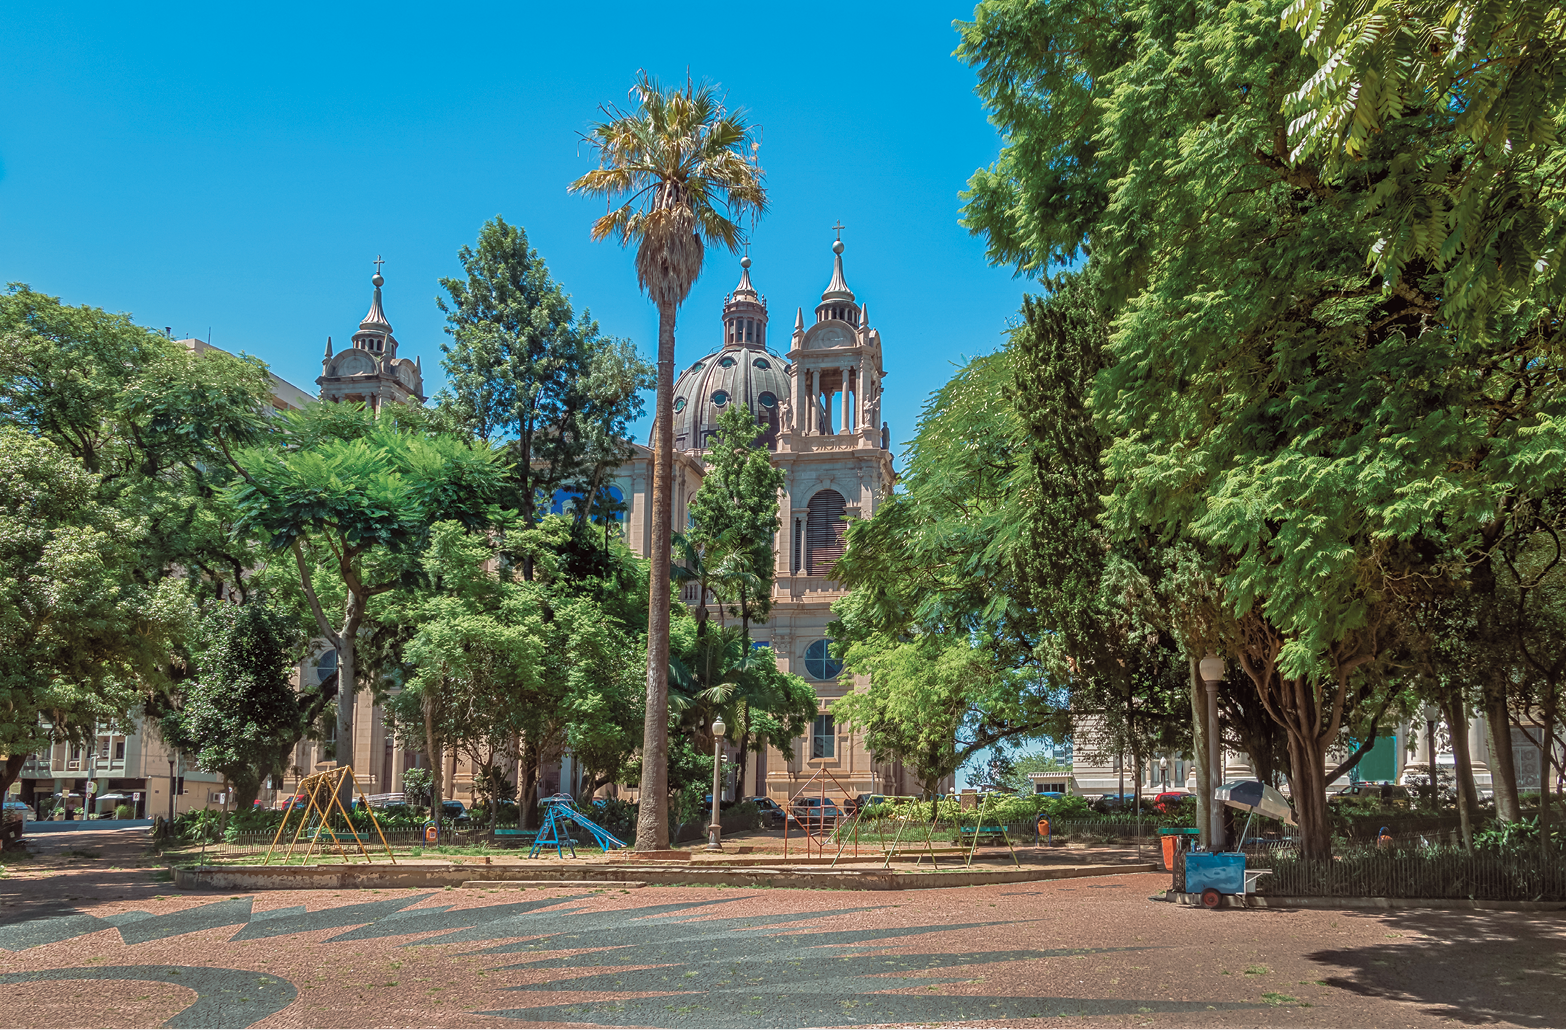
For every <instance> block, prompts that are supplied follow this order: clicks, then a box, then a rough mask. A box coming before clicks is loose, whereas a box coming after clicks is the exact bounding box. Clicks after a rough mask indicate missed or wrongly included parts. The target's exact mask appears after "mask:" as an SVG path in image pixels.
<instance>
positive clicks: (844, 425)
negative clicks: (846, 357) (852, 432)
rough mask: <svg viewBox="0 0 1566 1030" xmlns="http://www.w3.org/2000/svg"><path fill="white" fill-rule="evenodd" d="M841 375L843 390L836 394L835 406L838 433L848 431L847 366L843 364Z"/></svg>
mask: <svg viewBox="0 0 1566 1030" xmlns="http://www.w3.org/2000/svg"><path fill="white" fill-rule="evenodd" d="M842 375H843V392H842V393H841V394H839V395H838V400H837V408H838V416H837V431H838V432H840V433H846V432H848V366H847V365H844V366H843V370H842Z"/></svg>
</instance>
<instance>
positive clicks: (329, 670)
mask: <svg viewBox="0 0 1566 1030" xmlns="http://www.w3.org/2000/svg"><path fill="white" fill-rule="evenodd" d="M335 675H337V652H336V650H331V651H327V652H325V653H324V654H322V655H321V657H319V658H317V659H316V660H315V681H316V682H317V683H325V682H326V681H327V680H329V679H331V678H332V677H333V676H335Z"/></svg>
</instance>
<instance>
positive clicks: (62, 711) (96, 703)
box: [0, 285, 270, 782]
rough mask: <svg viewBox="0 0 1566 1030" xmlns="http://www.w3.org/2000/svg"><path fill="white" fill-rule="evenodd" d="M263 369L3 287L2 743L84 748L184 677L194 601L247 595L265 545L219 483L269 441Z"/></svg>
mask: <svg viewBox="0 0 1566 1030" xmlns="http://www.w3.org/2000/svg"><path fill="white" fill-rule="evenodd" d="M269 396H270V384H269V381H268V379H267V375H266V371H265V369H264V367H262V366H261V365H260V364H259V363H257V362H254V361H250V360H248V359H242V358H234V357H231V356H229V355H225V354H222V353H220V352H207V353H204V354H200V355H197V354H194V353H192V352H190V351H188V350H186V349H185V348H184V347H183V346H181V345H179V344H176V343H174V342H172V341H169V340H166V339H164V338H163V337H162V336H159V335H158V334H156V333H153V332H151V331H149V330H147V329H145V328H142V327H140V326H137V325H136V324H135V323H134V322H132V321H131V320H130V318H129V317H127V316H125V315H118V314H111V313H108V312H105V311H103V310H101V309H98V308H93V307H88V306H81V307H70V306H67V305H63V304H61V303H60V301H59V299H58V298H55V297H50V296H47V295H44V294H41V293H38V292H36V291H33V290H31V289H29V288H27V287H25V286H21V285H13V286H11V287H10V288H9V289H8V290H7V291H5V292H4V293H3V294H0V434H3V437H4V439H5V440H6V447H5V456H4V458H3V459H0V461H3V462H4V463H5V464H6V465H7V471H6V473H5V476H4V480H3V482H0V521H3V522H4V523H5V533H4V538H3V539H4V541H5V542H4V543H3V544H0V552H3V555H4V557H3V558H0V561H3V562H4V564H5V571H4V573H3V576H4V578H3V580H0V582H3V583H4V586H0V591H3V592H4V594H5V598H4V601H3V602H0V670H3V671H0V683H3V684H4V685H3V686H0V692H4V695H5V698H4V700H3V702H0V704H3V706H4V707H3V712H4V715H3V716H0V727H3V729H0V750H3V751H4V754H5V755H6V766H5V767H6V769H7V770H9V771H8V772H7V773H5V776H6V777H8V779H7V782H10V779H9V778H14V776H15V775H16V772H17V771H18V770H19V769H20V766H21V763H22V762H23V761H25V758H26V755H27V753H28V752H29V751H31V750H34V749H36V747H38V746H41V745H42V744H43V743H44V742H45V741H46V740H47V739H50V738H53V739H55V740H60V741H64V740H73V741H76V742H84V741H85V740H87V739H88V738H90V737H92V736H93V735H94V733H95V731H96V729H97V727H98V726H99V725H100V724H101V725H112V724H115V723H123V722H124V721H125V720H127V719H128V718H129V716H130V714H131V712H132V710H133V709H134V708H135V707H136V706H137V705H138V704H140V703H142V702H143V701H155V700H156V699H157V698H158V697H159V696H160V695H161V693H162V692H163V691H165V690H167V689H168V688H169V686H170V685H171V684H172V683H174V682H175V681H177V680H178V679H179V678H180V676H181V675H182V672H181V667H182V665H183V648H184V644H183V639H184V637H185V636H186V634H187V633H188V631H189V629H190V628H191V625H192V623H193V619H194V611H195V607H194V604H193V603H192V598H193V596H194V595H196V594H202V593H205V594H208V595H209V596H229V595H230V594H233V595H236V596H241V597H242V596H244V593H245V591H246V589H247V588H246V580H247V576H246V572H245V570H246V569H247V568H249V567H251V566H252V564H253V563H252V560H251V559H252V558H253V554H252V552H250V551H249V550H248V549H247V548H246V547H245V546H244V545H243V544H240V543H236V542H235V541H233V540H231V539H230V538H229V534H228V529H229V528H230V527H229V524H228V521H227V519H226V516H225V513H224V512H223V511H222V509H221V506H219V505H217V504H215V503H214V496H215V491H216V489H217V488H218V487H220V486H221V485H222V484H223V482H224V479H225V477H226V475H227V474H228V472H227V463H226V460H225V455H226V454H227V453H229V452H230V451H231V450H232V449H233V448H236V447H238V446H240V445H243V444H247V443H250V442H252V441H254V440H255V439H257V438H258V437H259V436H260V435H261V434H262V433H263V432H264V428H265V425H266V422H265V419H264V417H263V412H264V410H265V407H266V401H267V398H268V397H269Z"/></svg>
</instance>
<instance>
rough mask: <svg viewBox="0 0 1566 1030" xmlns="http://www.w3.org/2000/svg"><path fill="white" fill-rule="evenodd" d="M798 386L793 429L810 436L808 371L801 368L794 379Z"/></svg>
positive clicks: (810, 406)
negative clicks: (797, 400) (797, 401)
mask: <svg viewBox="0 0 1566 1030" xmlns="http://www.w3.org/2000/svg"><path fill="white" fill-rule="evenodd" d="M794 379H795V381H796V382H797V383H798V384H799V403H798V404H797V405H795V407H794V429H795V431H796V432H799V433H803V434H804V435H806V436H809V435H810V419H811V417H812V416H811V408H812V405H811V404H810V403H809V401H810V369H808V368H801V369H800V370H799V374H798V375H796V376H795V377H794Z"/></svg>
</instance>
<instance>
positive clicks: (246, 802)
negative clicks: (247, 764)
mask: <svg viewBox="0 0 1566 1030" xmlns="http://www.w3.org/2000/svg"><path fill="white" fill-rule="evenodd" d="M261 779H262V778H261V775H260V774H259V773H256V772H254V771H253V770H245V771H244V772H242V773H240V774H239V778H238V779H230V780H229V781H228V782H229V783H230V784H231V785H232V787H233V791H234V811H235V812H248V811H250V809H251V808H252V807H253V806H254V805H255V803H256V798H257V797H259V796H260V794H261Z"/></svg>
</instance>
